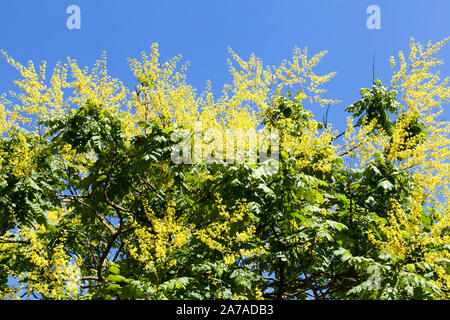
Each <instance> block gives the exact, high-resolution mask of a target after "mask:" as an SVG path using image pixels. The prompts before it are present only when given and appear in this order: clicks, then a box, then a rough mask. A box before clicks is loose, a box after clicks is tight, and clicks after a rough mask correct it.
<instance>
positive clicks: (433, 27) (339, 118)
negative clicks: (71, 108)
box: [0, 0, 450, 127]
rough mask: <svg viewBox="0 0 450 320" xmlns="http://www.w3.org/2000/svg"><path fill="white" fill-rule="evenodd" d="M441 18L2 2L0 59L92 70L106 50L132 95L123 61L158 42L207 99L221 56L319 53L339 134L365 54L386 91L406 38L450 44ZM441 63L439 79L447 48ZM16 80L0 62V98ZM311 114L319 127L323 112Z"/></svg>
mask: <svg viewBox="0 0 450 320" xmlns="http://www.w3.org/2000/svg"><path fill="white" fill-rule="evenodd" d="M72 4H75V5H78V6H79V7H80V8H81V30H69V29H67V27H66V19H67V17H68V16H69V15H68V14H67V13H66V8H67V7H68V6H69V5H72ZM371 4H376V5H378V6H379V7H380V9H381V30H369V29H368V28H367V27H366V20H367V18H368V16H369V14H367V13H366V9H367V7H368V6H369V5H371ZM449 13H450V1H448V0H428V1H411V0H409V1H407V0H389V1H388V0H369V1H366V0H316V1H312V0H311V1H301V0H290V1H288V0H277V1H274V0H272V1H267V0H251V1H250V0H247V1H246V0H215V1H212V0H202V1H195V0H191V1H176V0H171V1H167V0H166V1H152V0H128V1H124V0H69V1H66V0H39V1H37V0H27V1H26V0H2V1H1V2H0V49H4V50H6V51H7V52H8V53H9V54H10V55H11V56H13V57H15V58H16V59H18V60H19V61H27V60H29V59H32V60H33V61H35V63H38V62H40V61H42V60H47V61H48V63H49V67H52V66H54V64H55V63H56V62H57V61H62V60H64V59H65V58H66V57H67V56H70V57H72V58H75V59H77V60H78V62H79V64H80V65H82V66H85V65H88V66H91V65H93V63H94V62H95V60H96V59H98V58H99V57H100V54H101V52H102V51H104V50H105V51H107V53H108V60H109V70H110V73H111V74H112V75H113V76H115V77H119V78H120V79H121V80H123V81H124V83H125V84H126V85H127V86H129V87H130V88H132V87H133V86H134V85H135V82H134V80H133V78H132V73H131V72H130V71H129V68H128V65H127V61H126V59H127V58H128V57H137V56H138V55H139V54H140V52H141V51H142V50H148V49H149V46H150V44H151V43H153V42H158V43H159V44H160V50H161V57H162V59H164V60H165V59H167V58H170V57H172V56H175V55H177V54H182V55H183V58H184V59H186V60H189V61H190V70H189V80H190V82H191V83H192V84H193V85H194V86H195V87H197V88H199V89H203V88H204V85H205V82H206V80H208V79H210V80H212V82H213V84H214V85H215V86H214V91H215V92H219V91H220V89H221V87H222V85H223V83H224V82H226V81H228V80H229V77H228V73H227V68H226V59H227V57H228V51H227V47H228V46H231V47H232V48H233V49H234V50H235V52H237V53H238V54H239V55H241V56H242V57H245V58H246V57H248V55H249V54H251V53H255V54H256V55H257V56H258V57H260V58H262V60H263V61H264V63H266V64H279V63H280V62H281V61H282V60H283V59H285V58H289V57H290V56H291V53H292V50H293V48H294V46H296V45H297V46H299V47H305V46H307V47H308V50H309V52H311V53H316V52H318V51H322V50H325V49H326V50H328V52H329V53H328V55H327V57H326V58H325V59H324V60H323V62H322V63H321V64H320V66H319V68H318V69H317V70H319V71H320V72H324V73H325V72H330V71H338V75H337V77H336V78H335V79H334V80H333V81H332V82H331V83H330V84H329V85H328V86H327V89H328V90H329V95H328V96H329V97H333V98H338V99H341V100H342V101H343V103H341V104H340V105H337V106H335V107H334V108H333V109H331V110H330V121H331V122H335V123H336V122H337V127H340V124H341V125H342V123H343V120H344V119H345V115H344V113H343V110H344V108H345V106H346V105H348V104H350V103H352V102H354V100H356V99H358V97H359V88H360V87H367V86H370V85H371V80H372V55H373V51H374V49H376V76H377V77H379V78H380V79H382V80H383V81H385V82H387V81H389V79H390V75H391V73H390V68H389V57H390V56H391V55H394V54H396V53H397V52H398V51H399V50H405V51H407V49H408V44H409V39H410V37H414V38H416V39H417V40H420V41H422V42H423V43H426V42H427V41H428V40H432V41H437V40H442V39H443V38H445V37H447V36H449V35H450V19H448V15H449ZM441 58H443V59H444V61H446V62H447V63H446V64H445V65H444V66H443V67H442V69H441V70H442V71H441V72H442V75H443V76H448V75H450V68H449V65H450V48H445V49H444V50H443V51H442V54H441ZM17 77H18V75H17V74H16V72H15V70H13V69H12V68H11V67H10V66H8V65H7V64H6V62H4V60H2V61H1V62H0V92H5V91H7V90H9V89H10V88H11V87H12V86H11V80H14V79H16V78H17ZM313 111H315V112H317V113H318V117H320V116H321V113H323V111H324V110H319V109H315V110H314V109H313ZM445 115H446V117H447V115H450V112H449V111H447V112H446V113H445ZM447 120H449V119H448V117H447Z"/></svg>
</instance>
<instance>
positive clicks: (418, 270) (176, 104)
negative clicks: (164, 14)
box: [0, 39, 450, 299]
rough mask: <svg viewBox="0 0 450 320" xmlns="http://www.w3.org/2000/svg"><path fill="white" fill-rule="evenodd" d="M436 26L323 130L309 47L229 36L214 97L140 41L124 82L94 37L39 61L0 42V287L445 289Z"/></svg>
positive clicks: (306, 293) (278, 291) (41, 294)
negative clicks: (342, 122)
mask: <svg viewBox="0 0 450 320" xmlns="http://www.w3.org/2000/svg"><path fill="white" fill-rule="evenodd" d="M447 41H448V39H446V40H443V41H441V42H437V43H431V42H430V43H428V44H427V45H426V46H424V45H421V44H420V43H419V42H416V41H414V40H411V43H410V52H409V56H408V57H405V55H404V54H403V53H402V52H400V53H399V54H398V58H396V59H394V58H392V59H391V66H392V70H393V76H392V79H391V82H390V83H389V84H388V85H384V84H383V83H382V82H381V81H380V80H375V81H374V83H373V86H372V87H371V88H363V89H361V98H360V100H358V101H356V102H355V103H353V104H352V105H350V106H348V107H347V108H346V112H347V115H348V117H347V127H346V129H345V130H344V131H341V132H339V131H338V130H335V129H333V127H332V124H331V123H330V122H329V121H328V116H327V114H328V111H327V109H326V108H329V107H330V106H331V105H333V104H336V103H337V102H338V101H337V100H334V99H329V98H327V97H326V90H325V89H324V88H323V84H325V83H327V82H328V81H329V80H331V79H332V78H333V77H334V75H335V73H334V72H331V73H329V74H325V75H318V74H316V73H315V72H314V71H313V69H314V67H315V66H316V65H317V64H318V63H319V62H320V60H321V59H322V58H323V57H324V56H325V54H326V52H321V53H319V54H316V55H314V56H312V57H308V54H307V50H306V49H305V50H301V49H299V48H295V50H294V52H293V56H292V58H291V59H290V60H285V61H283V62H282V63H281V64H280V65H279V66H264V65H263V63H262V61H261V60H260V59H258V58H256V57H255V56H254V55H252V56H250V58H249V59H248V60H244V59H242V58H241V57H239V56H238V55H237V54H236V53H234V52H233V51H231V50H230V60H229V63H228V66H229V71H230V74H231V79H232V80H231V83H229V84H226V85H225V86H224V87H223V90H222V94H221V95H220V97H218V98H217V97H214V94H213V90H212V85H211V84H210V83H209V82H208V84H207V86H206V89H205V90H204V91H203V92H202V93H201V94H197V91H196V90H195V89H194V88H193V87H192V86H191V85H190V84H189V83H188V82H187V79H186V67H187V66H186V65H182V66H181V67H180V66H179V62H180V57H179V56H177V57H175V58H173V59H171V60H169V61H167V62H161V61H160V59H159V53H158V46H157V45H156V44H154V45H152V46H151V53H150V54H149V55H147V54H146V53H144V52H143V53H142V56H141V57H140V59H129V64H130V67H131V70H132V72H133V73H134V75H135V77H136V83H137V85H136V87H135V88H133V89H129V88H127V87H125V86H124V85H123V83H122V82H121V81H119V80H118V79H115V78H112V77H111V76H110V75H108V73H107V68H106V55H104V56H103V57H102V58H101V59H100V60H99V61H98V62H97V63H96V64H95V66H94V67H93V68H92V69H89V68H84V69H81V68H80V67H79V66H78V65H77V62H76V61H75V60H73V59H70V58H68V59H67V61H66V62H64V63H58V64H57V65H56V67H55V68H54V69H53V72H52V73H51V75H50V77H48V75H47V72H46V63H43V64H42V65H40V66H39V67H38V68H36V67H35V66H34V64H33V62H31V61H30V62H29V63H28V64H27V65H24V64H21V63H19V62H17V61H15V60H14V59H13V58H12V57H10V56H8V55H7V53H5V52H3V55H4V57H5V58H6V60H7V62H8V63H9V64H11V65H12V66H13V67H14V68H15V69H17V71H18V72H19V73H20V78H19V79H18V80H16V81H14V83H15V85H16V86H17V91H16V92H10V93H9V94H4V95H2V96H0V297H2V298H3V299H20V298H25V299H447V298H449V288H450V260H449V259H450V255H449V250H450V241H449V239H450V233H449V230H450V229H449V227H450V219H449V210H450V209H449V208H450V192H449V179H450V164H449V162H448V159H449V155H450V149H449V147H450V143H449V132H450V126H449V122H448V121H442V120H441V119H440V115H441V114H442V111H443V108H444V107H445V106H446V105H447V104H448V102H449V99H450V89H449V87H448V79H444V80H441V79H440V76H439V72H438V71H436V67H438V66H439V65H440V64H441V63H442V61H440V60H439V59H438V58H437V57H436V54H437V53H438V51H439V49H440V48H441V47H442V46H444V45H445V43H446V42H447ZM321 107H323V108H321ZM313 110H315V114H316V116H318V117H316V118H315V115H314V113H313ZM322 114H325V115H324V116H323V119H320V120H319V119H317V118H320V117H321V116H322ZM262 132H264V134H262ZM252 133H254V134H252ZM260 133H261V134H260ZM235 151H236V152H235ZM263 151H264V152H265V155H266V157H265V158H264V159H263V158H262V157H261V155H262V154H264V152H263ZM255 155H259V156H260V157H257V156H255Z"/></svg>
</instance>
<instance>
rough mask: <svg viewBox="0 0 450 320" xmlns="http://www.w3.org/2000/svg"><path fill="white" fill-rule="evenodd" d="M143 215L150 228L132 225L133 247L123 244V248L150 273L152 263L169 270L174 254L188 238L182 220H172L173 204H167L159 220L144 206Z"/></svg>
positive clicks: (186, 229)
mask: <svg viewBox="0 0 450 320" xmlns="http://www.w3.org/2000/svg"><path fill="white" fill-rule="evenodd" d="M145 210H146V214H147V218H148V221H149V223H150V226H145V225H139V224H137V223H135V226H136V228H135V230H134V235H135V236H136V238H137V245H134V244H133V243H131V242H130V241H126V243H125V244H126V247H127V249H128V252H129V253H130V255H131V256H132V257H134V258H135V259H137V260H138V261H140V262H142V263H145V265H146V269H147V270H151V269H152V268H153V267H154V264H155V262H156V263H166V266H167V267H168V268H170V267H171V266H173V265H175V264H176V259H175V257H174V253H176V252H177V251H178V250H180V249H181V248H182V247H183V246H184V245H185V244H186V243H187V242H188V240H189V238H190V236H191V231H190V228H189V227H188V226H187V224H186V220H185V217H176V215H175V203H173V202H170V203H169V204H168V207H167V210H166V212H165V215H164V217H163V218H158V217H156V215H155V213H154V212H153V210H152V209H151V208H150V206H149V205H148V204H147V205H146V206H145Z"/></svg>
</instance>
